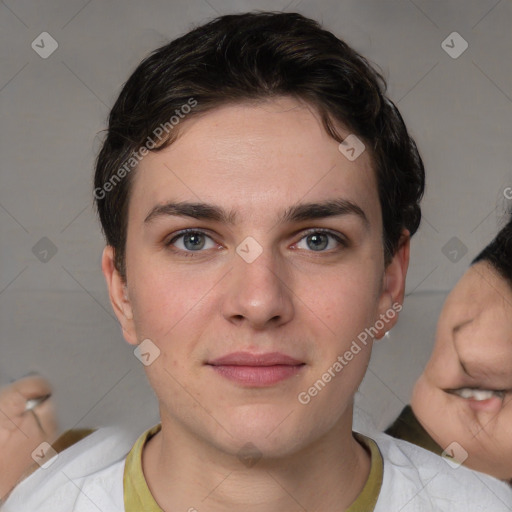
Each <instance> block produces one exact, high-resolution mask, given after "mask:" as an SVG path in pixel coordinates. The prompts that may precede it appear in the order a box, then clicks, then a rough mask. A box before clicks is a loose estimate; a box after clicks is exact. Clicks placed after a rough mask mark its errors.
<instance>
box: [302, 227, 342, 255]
mask: <svg viewBox="0 0 512 512" xmlns="http://www.w3.org/2000/svg"><path fill="white" fill-rule="evenodd" d="M303 241H305V244H306V247H304V246H302V247H301V244H302V243H303ZM340 246H346V243H345V242H344V241H343V240H342V239H341V238H340V237H339V236H336V235H335V234H333V233H330V232H328V231H318V230H316V231H311V232H310V233H308V234H307V235H306V236H304V237H303V238H301V240H300V241H299V243H298V244H297V247H298V248H299V249H309V250H311V251H315V252H323V251H325V250H329V249H331V250H332V249H337V248H339V247H340Z"/></svg>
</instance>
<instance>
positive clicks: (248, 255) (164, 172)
mask: <svg viewBox="0 0 512 512" xmlns="http://www.w3.org/2000/svg"><path fill="white" fill-rule="evenodd" d="M179 129H180V131H181V133H180V137H179V138H178V140H177V141H176V142H174V143H173V144H172V145H171V146H169V147H168V148H166V149H165V150H163V151H161V152H157V153H151V154H149V155H148V156H147V157H145V158H144V159H143V161H142V162H141V164H140V167H139V169H138V170H137V173H136V175H135V179H134V182H133V185H132V186H133V188H132V191H131V198H130V206H129V215H128V232H127V244H126V268H127V276H126V287H124V286H123V284H122V282H121V280H120V278H119V275H118V274H117V272H115V271H114V270H113V264H112V251H111V250H110V249H109V248H107V249H106V251H105V255H104V261H103V267H104V271H105V274H106V277H107V281H108V282H109V287H110V292H111V298H112V301H113V305H114V309H115V310H116V312H117V314H118V317H119V319H120V321H121V323H122V326H123V329H124V334H125V337H126V339H127V340H128V341H129V342H130V343H132V344H136V343H140V342H141V341H142V340H145V339H150V340H151V342H152V343H154V345H156V347H158V349H159V350H160V356H159V357H158V358H157V359H155V361H154V362H153V363H152V364H151V365H149V366H147V367H146V370H147V375H148V378H149V380H150V382H151V385H152V387H153V388H154V390H155V392H156V394H157V396H158V399H159V403H160V410H161V418H162V424H163V426H166V425H173V426H172V427H171V428H172V429H174V431H175V432H177V431H178V430H179V431H180V432H181V433H187V435H190V437H192V436H194V438H195V439H200V440H202V441H206V442H207V443H209V444H210V445H212V446H215V447H216V448H219V449H221V450H223V451H225V452H228V453H237V452H238V450H239V449H240V448H241V447H242V446H243V445H245V443H247V442H251V443H252V444H254V445H255V446H256V447H257V449H258V450H259V451H260V452H261V453H262V454H264V455H265V454H272V455H274V456H279V455H284V454H286V453H291V452H293V451H294V450H298V449H299V448H301V447H304V446H306V445H308V444H310V443H312V442H313V441H314V440H317V439H319V438H320V437H321V436H323V435H325V434H326V433H327V432H329V431H332V430H333V428H334V427H336V426H338V427H339V431H342V430H346V431H350V429H351V420H352V399H353V395H354V393H355V391H356V389H357V387H358V385H359V383H360V382H361V380H362V378H363V375H364V373H365V369H366V366H367V363H368V358H369V356H370V345H371V343H368V344H367V346H364V345H363V344H361V343H359V345H360V351H359V352H358V353H357V354H356V355H353V358H351V360H350V361H347V358H345V359H344V361H345V365H344V366H343V369H342V370H341V371H338V372H334V374H335V376H334V377H331V381H330V382H328V383H325V382H324V384H325V386H324V387H321V388H320V389H321V390H320V391H318V392H317V393H316V395H315V392H314V391H313V392H311V393H309V394H308V396H309V397H310V398H311V400H310V401H309V403H307V404H303V403H301V402H299V400H298V395H299V394H300V393H301V392H306V393H307V392H308V390H309V389H310V388H311V387H312V386H313V385H314V384H315V382H316V381H318V380H319V379H321V378H322V375H323V374H324V373H325V372H327V371H328V370H329V368H332V367H333V365H334V363H335V362H336V361H338V359H337V358H338V356H343V355H344V354H345V352H346V351H347V350H349V348H350V347H351V344H352V341H353V340H356V339H357V336H358V334H360V333H361V331H363V330H364V329H365V328H367V327H371V326H374V324H375V322H376V321H377V320H379V319H380V318H381V316H380V315H385V314H386V311H388V310H389V309H390V308H391V306H392V304H393V303H394V302H395V301H401V299H402V296H403V289H404V283H405V273H406V269H407V263H408V241H406V242H405V243H404V244H403V245H402V248H401V250H400V251H399V252H398V253H397V255H396V256H395V258H394V259H393V262H392V263H391V264H390V265H389V266H388V267H386V268H385V266H384V257H383V239H382V236H383V235H382V219H381V210H380V203H379V197H378V192H377V185H376V177H375V175H374V171H373V170H372V167H371V163H370V157H369V155H368V152H363V153H362V154H361V155H360V156H359V157H358V158H357V159H356V160H354V161H349V160H348V159H347V158H346V157H345V156H344V155H343V154H342V153H341V152H340V151H339V150H338V143H337V142H336V141H334V140H333V139H332V138H330V137H329V136H328V135H327V134H326V133H325V131H324V129H323V127H322V125H321V122H320V119H319V117H318V116H317V115H316V114H314V113H312V111H311V109H309V108H307V107H305V106H304V105H303V104H301V103H299V102H297V101H295V100H292V99H290V98H286V97H284V98H280V99H276V100H272V101H268V102H265V103H260V104H258V105H255V104H244V105H231V106H224V107H222V108H218V109H216V110H213V111H211V112H209V113H207V114H205V115H201V116H200V117H195V118H191V119H189V120H185V121H183V124H182V125H181V126H180V127H179ZM347 134H348V133H347ZM176 204H178V205H180V208H181V210H180V211H177V210H176ZM191 204H196V207H193V206H190V205H191ZM198 204H204V205H207V206H204V207H202V206H201V207H199V206H197V205H198ZM173 205H174V206H173ZM187 205H189V206H187ZM308 205H309V206H308ZM313 205H317V206H313ZM187 212H188V213H189V215H187V214H186V213H187ZM177 213H180V214H177ZM331 214H333V215H331ZM186 229H188V230H191V231H190V232H189V233H188V235H185V236H183V230H186ZM395 320H396V316H395V315H394V314H393V319H391V320H389V321H387V322H386V323H385V327H384V328H382V329H379V332H378V334H377V337H381V336H382V335H383V334H384V332H385V331H387V330H389V329H390V328H391V327H392V325H393V324H394V322H395ZM355 350H356V349H355ZM338 368H339V366H338ZM331 373H333V370H332V369H331ZM302 396H304V395H302ZM303 401H304V400H303ZM167 428H169V427H167Z"/></svg>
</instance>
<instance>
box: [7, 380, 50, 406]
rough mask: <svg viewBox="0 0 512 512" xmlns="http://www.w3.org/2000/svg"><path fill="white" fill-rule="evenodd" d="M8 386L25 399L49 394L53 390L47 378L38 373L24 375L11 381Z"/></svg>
mask: <svg viewBox="0 0 512 512" xmlns="http://www.w3.org/2000/svg"><path fill="white" fill-rule="evenodd" d="M9 387H11V389H12V390H13V391H15V392H17V393H19V394H21V395H22V396H24V397H25V400H29V399H31V398H38V397H40V396H44V395H51V394H52V391H53V390H52V386H51V384H50V383H49V382H48V380H47V379H45V378H44V377H41V376H39V375H32V376H30V377H24V378H22V379H20V380H17V381H15V382H13V383H12V384H11V386H9Z"/></svg>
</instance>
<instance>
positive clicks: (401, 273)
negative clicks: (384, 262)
mask: <svg viewBox="0 0 512 512" xmlns="http://www.w3.org/2000/svg"><path fill="white" fill-rule="evenodd" d="M410 249H411V236H410V233H409V231H408V230H404V231H402V234H401V235H400V240H399V243H398V249H397V251H396V253H395V254H394V256H393V259H392V260H391V262H390V263H389V265H388V266H387V267H386V269H385V271H384V278H383V286H382V291H381V295H380V299H379V308H378V312H379V319H381V320H383V322H382V323H384V327H383V328H382V329H379V332H378V333H377V335H376V336H375V338H376V339H378V340H380V339H381V338H382V337H383V336H384V334H386V332H387V331H389V330H390V329H391V328H392V327H393V326H394V325H395V324H396V322H397V320H398V313H399V312H400V311H401V310H402V303H403V300H404V295H405V278H406V275H407V269H408V268H409V256H410Z"/></svg>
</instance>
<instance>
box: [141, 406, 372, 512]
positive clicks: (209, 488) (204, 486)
mask: <svg viewBox="0 0 512 512" xmlns="http://www.w3.org/2000/svg"><path fill="white" fill-rule="evenodd" d="M349 420H350V421H348V422H347V421H343V420H342V421H340V422H339V423H338V424H336V425H335V426H334V427H333V428H332V429H331V430H330V431H329V432H327V433H326V434H325V435H324V436H323V437H321V438H320V439H317V440H315V441H314V442H313V443H311V444H309V445H308V446H306V447H304V448H302V449H300V450H298V451H295V452H293V453H291V454H289V455H287V456H285V457H279V458H272V457H262V458H261V459H259V460H256V459H254V460H252V461H251V460H249V461H245V465H244V464H242V463H241V461H240V458H239V457H238V456H237V455H236V454H227V453H226V452H225V451H221V450H220V449H218V448H217V447H215V446H213V445H212V444H211V443H208V442H206V441H204V440H201V439H198V438H197V437H195V436H193V435H191V434H190V432H189V431H187V430H184V429H182V428H180V427H179V426H178V425H177V424H176V423H174V422H173V421H172V420H170V419H168V418H167V419H166V418H164V417H163V416H162V430H161V431H160V432H159V433H158V434H156V435H155V436H154V437H153V438H152V439H151V440H150V441H149V442H148V443H147V444H146V447H145V449H144V451H143V456H142V468H143V472H144V476H145V478H146V481H147V483H148V486H149V489H150V491H151V493H152V495H153V496H154V498H155V500H156V501H157V503H158V504H159V505H160V507H161V508H162V509H163V510H164V511H167V510H190V511H194V510H195V509H197V510H204V509H207V510H208V511H211V512H217V511H221V510H222V511H225V510H244V511H245V510H246V511H248V512H274V511H275V512H277V511H279V512H281V511H282V510H287V511H304V510H322V511H324V512H331V511H332V512H339V511H340V510H345V509H346V508H347V507H348V506H349V505H350V504H351V503H352V502H353V501H354V500H355V499H356V498H357V496H358V494H359V493H360V492H361V490H362V488H363V487H364V484H365V482H366V480H367V479H368V475H369V472H370V456H369V454H368V453H367V451H366V450H365V449H364V448H363V447H362V446H361V445H360V444H359V443H358V442H357V441H356V440H355V439H354V437H353V436H352V431H351V425H352V417H351V416H350V418H349Z"/></svg>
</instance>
